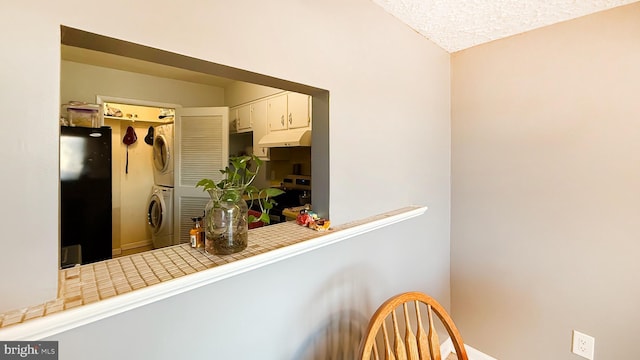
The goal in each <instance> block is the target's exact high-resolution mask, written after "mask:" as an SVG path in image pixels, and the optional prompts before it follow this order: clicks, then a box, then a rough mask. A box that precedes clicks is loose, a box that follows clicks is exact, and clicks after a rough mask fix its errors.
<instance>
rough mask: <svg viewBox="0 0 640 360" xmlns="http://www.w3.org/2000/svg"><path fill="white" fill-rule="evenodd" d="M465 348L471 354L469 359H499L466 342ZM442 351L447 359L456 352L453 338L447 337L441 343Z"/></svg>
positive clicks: (443, 356)
mask: <svg viewBox="0 0 640 360" xmlns="http://www.w3.org/2000/svg"><path fill="white" fill-rule="evenodd" d="M464 348H465V350H467V355H468V356H469V360H498V359H496V358H494V357H491V356H489V355H487V354H485V353H483V352H481V351H480V350H477V349H475V348H472V347H471V346H469V345H467V344H464ZM440 353H441V354H442V358H443V359H445V358H446V357H447V356H449V355H450V354H452V353H455V348H454V347H453V342H452V341H451V338H447V340H445V342H443V343H442V344H441V345H440Z"/></svg>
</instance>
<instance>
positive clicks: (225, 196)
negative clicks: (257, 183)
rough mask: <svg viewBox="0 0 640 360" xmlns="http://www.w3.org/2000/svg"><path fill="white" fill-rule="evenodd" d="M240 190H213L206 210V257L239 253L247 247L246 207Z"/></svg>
mask: <svg viewBox="0 0 640 360" xmlns="http://www.w3.org/2000/svg"><path fill="white" fill-rule="evenodd" d="M243 190H244V189H242V188H231V189H214V190H212V191H210V192H209V194H210V196H211V200H210V201H209V203H208V204H207V207H206V208H205V234H206V238H205V245H204V249H205V251H206V252H207V253H209V254H215V255H226V254H233V253H236V252H239V251H242V250H244V249H246V248H247V243H248V237H249V234H248V231H249V227H248V211H249V209H248V207H247V202H246V201H244V199H243V198H242V194H243V193H244V191H243Z"/></svg>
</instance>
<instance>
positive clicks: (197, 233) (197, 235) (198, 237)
mask: <svg viewBox="0 0 640 360" xmlns="http://www.w3.org/2000/svg"><path fill="white" fill-rule="evenodd" d="M191 221H193V227H192V228H191V230H189V242H190V243H191V247H192V248H194V249H195V248H200V247H204V242H203V241H202V234H203V232H202V231H201V230H202V227H201V226H200V222H201V221H202V218H201V217H193V218H191Z"/></svg>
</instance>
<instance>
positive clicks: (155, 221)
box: [147, 193, 167, 234]
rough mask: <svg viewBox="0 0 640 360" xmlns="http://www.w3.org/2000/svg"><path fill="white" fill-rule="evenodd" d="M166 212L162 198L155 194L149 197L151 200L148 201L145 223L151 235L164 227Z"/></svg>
mask: <svg viewBox="0 0 640 360" xmlns="http://www.w3.org/2000/svg"><path fill="white" fill-rule="evenodd" d="M166 211H167V210H166V207H165V204H164V200H163V199H162V197H161V196H158V194H157V193H154V194H153V195H151V199H150V200H149V209H148V212H147V221H148V223H149V226H150V227H151V231H152V232H153V234H157V233H159V232H160V231H161V230H162V228H163V227H164V222H165V221H166V220H165V219H166Z"/></svg>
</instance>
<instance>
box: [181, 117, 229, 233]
mask: <svg viewBox="0 0 640 360" xmlns="http://www.w3.org/2000/svg"><path fill="white" fill-rule="evenodd" d="M174 141H175V144H174V146H175V151H174V152H175V161H176V162H175V164H174V166H175V169H174V175H175V188H174V221H173V226H174V231H173V233H174V238H175V240H177V241H178V242H180V243H186V242H189V229H191V227H192V225H193V221H191V218H192V217H196V216H202V212H203V211H204V207H205V205H206V204H207V202H209V195H208V194H207V193H206V192H204V191H202V188H196V184H197V183H198V181H200V180H201V179H203V178H209V179H213V180H214V181H216V182H218V181H220V180H221V177H222V174H220V170H222V169H224V168H225V167H226V166H227V164H228V163H229V108H227V107H215V108H209V107H207V108H178V109H176V118H175V140H174ZM175 240H174V241H175Z"/></svg>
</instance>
